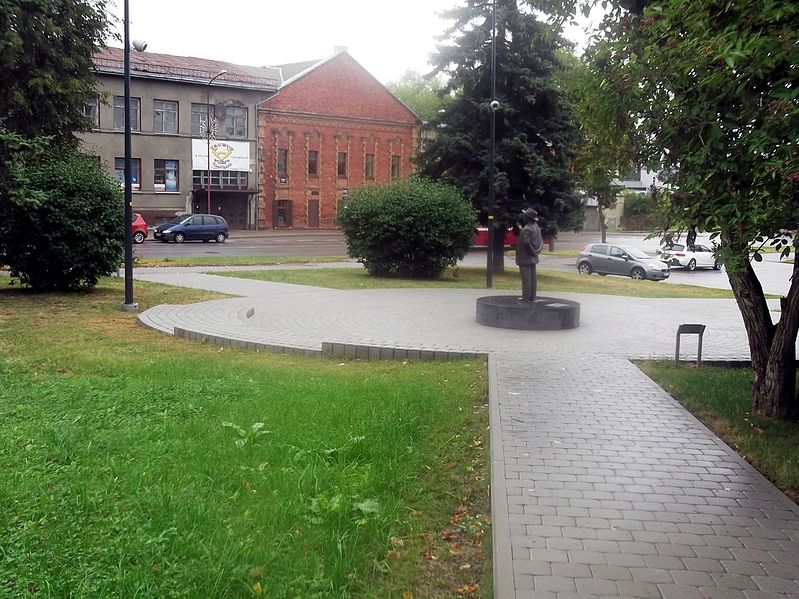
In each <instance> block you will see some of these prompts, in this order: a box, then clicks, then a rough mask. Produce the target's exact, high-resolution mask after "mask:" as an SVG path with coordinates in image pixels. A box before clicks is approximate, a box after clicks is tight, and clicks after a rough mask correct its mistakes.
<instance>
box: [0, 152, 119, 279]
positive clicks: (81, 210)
mask: <svg viewBox="0 0 799 599" xmlns="http://www.w3.org/2000/svg"><path fill="white" fill-rule="evenodd" d="M23 170H24V185H25V187H26V188H27V189H26V190H25V191H26V193H25V196H26V199H25V200H18V201H8V202H5V203H4V204H5V205H4V206H2V208H0V262H2V263H4V264H6V265H7V266H8V267H9V268H10V270H11V276H12V277H15V278H17V279H19V280H20V282H21V283H22V284H24V285H27V286H29V287H32V288H33V289H37V290H65V291H66V290H77V289H86V288H91V287H94V286H95V285H96V284H97V280H98V278H99V277H101V276H106V275H109V274H111V273H112V272H114V271H115V270H116V269H117V268H118V267H119V263H120V261H121V259H122V250H123V239H124V222H123V221H124V217H123V214H124V203H123V199H122V191H121V190H120V187H119V184H118V183H117V182H116V181H114V180H113V179H112V178H111V177H110V176H109V175H108V174H107V173H105V172H103V171H102V170H101V167H100V166H99V165H98V164H97V162H96V160H95V159H93V158H92V157H90V156H85V155H81V154H66V155H60V156H49V157H44V158H39V159H36V160H31V161H29V162H28V163H27V165H26V166H25V167H24V169H23Z"/></svg>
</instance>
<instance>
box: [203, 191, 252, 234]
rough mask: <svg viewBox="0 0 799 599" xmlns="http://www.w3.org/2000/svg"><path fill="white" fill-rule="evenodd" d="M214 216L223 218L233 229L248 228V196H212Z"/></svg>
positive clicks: (221, 194)
mask: <svg viewBox="0 0 799 599" xmlns="http://www.w3.org/2000/svg"><path fill="white" fill-rule="evenodd" d="M211 206H212V209H213V212H214V214H218V215H219V216H221V217H223V218H224V219H225V220H226V221H227V223H228V226H229V227H230V228H231V229H246V228H247V196H246V195H244V194H230V195H228V194H225V193H216V194H214V195H213V196H211Z"/></svg>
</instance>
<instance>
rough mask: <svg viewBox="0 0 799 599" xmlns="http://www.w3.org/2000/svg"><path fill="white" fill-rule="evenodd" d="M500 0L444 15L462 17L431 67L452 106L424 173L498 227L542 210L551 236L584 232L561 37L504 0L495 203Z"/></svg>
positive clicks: (471, 2) (498, 244) (498, 258)
mask: <svg viewBox="0 0 799 599" xmlns="http://www.w3.org/2000/svg"><path fill="white" fill-rule="evenodd" d="M492 4H493V0H467V3H466V5H465V6H463V7H460V8H455V9H452V10H451V11H448V12H447V13H445V14H446V16H447V17H449V18H451V19H453V20H454V24H453V25H452V27H451V28H450V29H449V30H448V31H447V32H446V33H445V35H444V36H443V37H444V39H446V40H447V41H446V42H445V43H442V44H440V45H439V47H438V53H437V54H436V55H435V56H434V57H433V59H432V61H433V64H434V66H435V72H437V73H440V74H443V75H445V76H446V77H447V83H446V86H445V88H444V90H445V93H450V94H453V96H454V97H453V100H452V101H451V103H449V104H448V105H447V106H446V107H445V108H444V112H442V113H440V114H439V115H438V117H437V118H436V119H434V120H433V122H432V125H433V126H434V128H435V131H436V136H435V137H434V139H432V140H431V141H430V142H429V143H428V144H427V146H426V148H425V149H424V150H423V151H422V152H421V153H420V155H419V164H420V167H421V172H422V173H423V174H424V175H425V176H428V177H430V178H433V179H441V180H443V181H446V182H449V183H451V184H453V185H455V187H457V188H458V189H459V190H460V191H461V192H462V193H463V194H464V196H466V197H467V198H469V199H470V200H471V201H472V202H473V204H474V205H475V206H476V207H477V208H478V209H479V212H480V220H481V222H483V223H485V222H487V218H488V216H489V214H491V215H493V217H494V223H495V226H496V227H497V228H499V229H500V230H504V228H505V227H507V226H508V225H511V224H513V223H515V221H516V218H517V216H518V214H519V213H520V212H521V210H522V209H523V208H524V207H526V206H532V207H533V208H535V209H536V210H537V211H538V213H539V217H540V218H541V225H542V232H543V233H544V235H545V236H546V237H551V236H554V235H555V234H557V232H558V231H559V230H561V229H567V230H577V229H579V228H580V226H581V225H582V220H583V212H582V204H581V203H580V201H579V199H578V198H577V196H576V194H575V193H574V191H573V184H572V176H571V173H570V167H571V165H572V162H573V159H574V151H573V147H574V144H575V142H576V141H577V134H576V131H575V126H574V123H573V122H572V118H571V115H570V113H569V111H568V109H567V104H566V102H565V100H564V97H563V94H562V92H561V90H560V89H559V88H558V86H557V83H556V80H555V78H554V76H553V74H554V72H555V70H556V69H557V68H558V60H557V56H556V51H557V50H558V49H559V48H560V47H562V45H563V41H562V39H561V38H560V37H558V36H556V35H552V34H551V30H550V29H549V28H548V27H547V26H546V25H545V24H543V23H541V22H539V21H538V20H537V19H536V18H535V16H534V15H533V14H532V13H531V12H530V11H526V10H524V9H523V8H520V6H519V4H518V3H517V1H516V0H497V1H496V23H497V29H496V73H495V75H496V100H497V101H498V102H499V105H500V107H499V110H497V112H496V135H495V139H496V160H495V164H496V175H495V179H494V181H495V187H494V191H495V202H494V205H493V206H490V205H489V198H488V187H489V173H490V160H489V156H490V113H491V108H490V103H491V101H492V96H491V89H492V70H491V43H492ZM494 242H495V243H494V248H493V249H494V258H495V262H494V269H495V270H496V271H498V272H499V271H501V270H502V269H503V265H504V261H503V251H502V236H501V235H496V236H495V239H494Z"/></svg>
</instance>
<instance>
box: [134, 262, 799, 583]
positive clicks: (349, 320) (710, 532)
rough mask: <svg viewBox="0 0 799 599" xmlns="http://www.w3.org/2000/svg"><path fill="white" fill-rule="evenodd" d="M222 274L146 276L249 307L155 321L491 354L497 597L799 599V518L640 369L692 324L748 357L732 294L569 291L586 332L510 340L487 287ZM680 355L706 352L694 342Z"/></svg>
mask: <svg viewBox="0 0 799 599" xmlns="http://www.w3.org/2000/svg"><path fill="white" fill-rule="evenodd" d="M209 270H211V269H208V268H204V269H188V268H187V269H137V270H136V272H135V276H136V278H137V279H140V280H147V281H156V282H161V283H168V284H171V285H179V286H186V287H193V288H198V289H205V290H210V291H216V292H222V293H226V294H229V295H231V296H234V297H231V298H230V299H224V300H215V301H209V302H202V303H198V304H193V305H188V306H185V305H171V306H170V305H164V306H156V307H154V308H151V309H149V310H147V311H145V312H143V313H142V314H141V315H140V320H141V322H142V323H143V324H145V325H147V326H150V327H153V328H156V329H158V330H161V331H164V332H166V333H169V334H178V335H181V336H184V337H188V338H192V339H200V340H207V341H210V342H213V343H219V344H224V345H239V346H244V347H249V348H251V349H258V348H265V349H277V350H281V351H295V352H301V353H308V354H316V355H320V354H323V353H326V354H329V355H335V356H353V357H364V358H386V357H393V358H405V357H408V358H418V359H448V358H456V357H462V356H478V355H479V356H487V357H488V359H489V378H490V383H489V402H490V416H491V418H490V433H491V459H492V474H491V476H492V516H493V535H494V543H493V545H494V585H495V596H496V597H498V598H502V599H505V598H514V597H518V598H523V597H558V598H561V597H594V596H599V597H619V596H621V597H675V598H677V597H686V598H691V597H724V599H733V598H736V597H745V598H749V599H755V598H761V597H793V598H799V507H797V505H795V504H794V503H793V502H791V501H790V500H789V499H788V498H787V497H785V496H784V495H783V494H782V493H780V492H779V490H777V489H776V488H775V487H774V486H773V485H772V484H771V483H769V482H768V481H767V480H765V479H764V478H763V477H762V476H761V475H760V474H758V473H757V472H756V471H755V470H754V469H753V468H752V467H751V466H749V465H748V464H747V463H746V462H744V461H743V460H742V459H741V458H740V457H739V456H738V455H737V454H736V453H735V452H733V451H732V450H731V449H730V448H728V447H727V446H726V445H725V444H723V443H722V442H721V441H720V440H719V439H718V438H717V437H716V436H715V435H714V434H713V433H711V432H710V431H708V430H707V429H706V428H705V427H704V426H703V425H702V424H701V423H699V422H698V421H697V420H696V419H695V418H694V417H693V416H692V415H691V414H689V413H688V412H687V411H686V410H684V409H683V408H682V407H681V406H680V405H679V404H678V403H677V402H675V401H674V400H673V399H672V398H671V397H670V396H669V395H668V394H666V393H665V392H664V391H663V390H662V389H660V387H658V386H657V385H656V384H655V383H653V382H652V381H651V380H650V379H649V378H648V377H646V376H645V375H644V374H643V373H641V372H640V371H639V370H638V369H637V368H636V367H635V366H634V365H633V364H632V363H631V362H630V359H632V358H653V357H670V358H673V357H674V344H675V332H676V329H677V326H678V325H679V324H681V323H692V322H697V323H702V324H705V325H707V330H706V333H705V336H704V346H703V358H704V359H706V360H725V361H735V360H745V359H747V358H748V345H747V341H746V335H745V331H744V329H743V323H742V321H741V317H740V314H739V312H738V309H737V307H736V305H735V302H734V301H733V300H685V299H639V298H624V297H610V296H600V295H588V294H573V293H562V294H560V293H559V294H557V295H558V297H562V298H566V299H571V300H575V301H578V302H580V304H581V325H580V327H579V328H577V329H572V330H568V331H508V330H502V329H493V328H489V327H484V326H482V325H479V324H477V323H476V322H475V320H474V317H475V301H476V299H477V297H480V296H484V295H487V293H486V291H485V290H453V289H426V290H422V289H388V290H352V291H350V290H348V291H341V290H332V289H321V288H315V287H307V286H297V285H287V284H280V283H269V282H262V281H251V280H244V279H234V278H228V277H220V276H215V275H213V274H206V272H203V271H209ZM494 293H495V294H497V295H502V294H505V293H507V292H494ZM682 345H683V352H682V356H683V358H693V357H695V352H696V338H695V336H692V337H686V338H684V340H683V344H682Z"/></svg>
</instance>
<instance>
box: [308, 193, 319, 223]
mask: <svg viewBox="0 0 799 599" xmlns="http://www.w3.org/2000/svg"><path fill="white" fill-rule="evenodd" d="M308 226H309V227H310V228H312V229H315V228H319V200H308Z"/></svg>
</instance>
